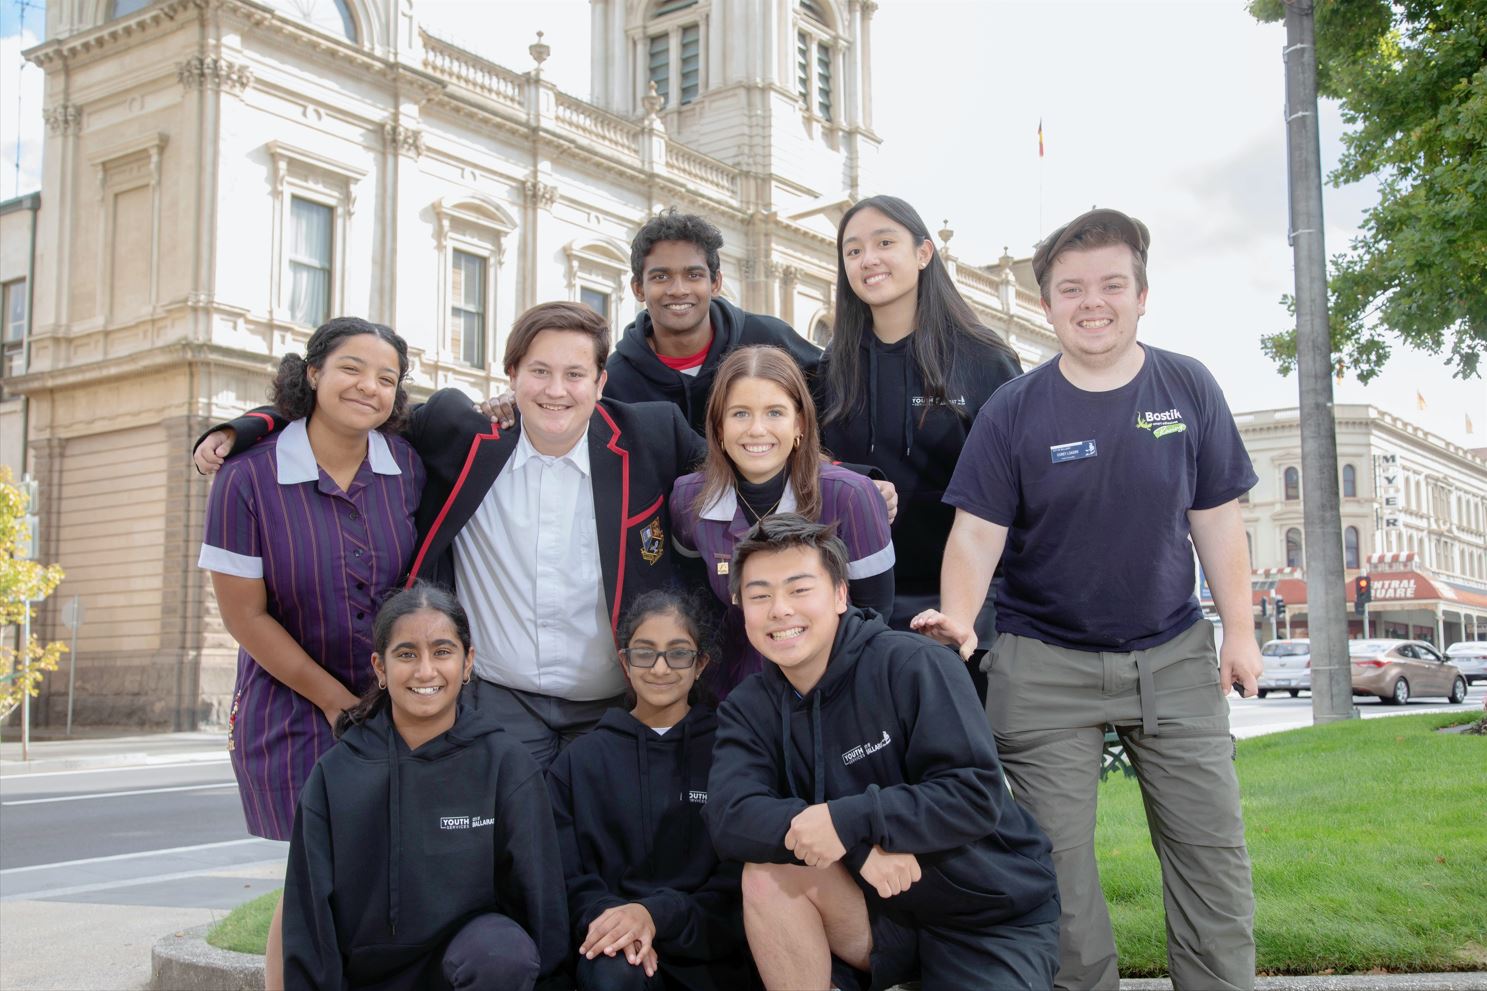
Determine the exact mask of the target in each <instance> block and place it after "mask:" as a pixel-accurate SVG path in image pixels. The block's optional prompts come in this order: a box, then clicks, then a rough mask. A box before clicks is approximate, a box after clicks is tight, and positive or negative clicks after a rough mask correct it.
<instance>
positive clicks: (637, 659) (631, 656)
mask: <svg viewBox="0 0 1487 991" xmlns="http://www.w3.org/2000/svg"><path fill="white" fill-rule="evenodd" d="M620 653H621V654H623V655H624V656H625V660H627V661H629V662H630V666H631V667H635V668H653V667H655V666H656V658H658V657H664V658H666V666H667V667H669V668H671V670H673V671H685V670H686V669H687V668H689V667H691V666H692V665H693V664H695V663H697V651H695V650H693V649H692V648H691V647H672V648H671V649H669V650H655V649H653V648H651V647H625V648H624V649H622V650H621V651H620Z"/></svg>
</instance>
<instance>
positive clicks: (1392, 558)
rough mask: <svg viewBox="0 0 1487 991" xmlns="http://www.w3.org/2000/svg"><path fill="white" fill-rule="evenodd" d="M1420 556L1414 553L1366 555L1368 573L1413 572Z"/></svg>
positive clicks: (1395, 552) (1392, 552) (1387, 552)
mask: <svg viewBox="0 0 1487 991" xmlns="http://www.w3.org/2000/svg"><path fill="white" fill-rule="evenodd" d="M1419 560H1420V555H1419V554H1417V553H1415V552H1414V551H1384V552H1383V553H1380V554H1370V555H1368V569H1369V570H1370V571H1413V570H1415V564H1416V563H1417V562H1418V561H1419Z"/></svg>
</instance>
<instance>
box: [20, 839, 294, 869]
mask: <svg viewBox="0 0 1487 991" xmlns="http://www.w3.org/2000/svg"><path fill="white" fill-rule="evenodd" d="M277 842H279V841H278V840H266V839H264V838H262V837H260V836H250V837H248V838H247V839H245V840H223V841H222V842H220V843H197V844H195V845H193V846H174V847H168V848H166V849H164V850H141V851H139V852H138V853H116V854H113V855H112V856H109V857H84V858H83V859H82V860H59V861H57V862H56V863H54V864H32V865H31V866H30V867H7V868H5V869H4V870H0V877H10V876H11V875H13V874H26V873H29V872H31V871H47V870H53V869H55V868H58V867H81V866H83V865H84V864H106V863H111V862H113V861H116V860H138V859H139V858H140V857H165V856H169V855H171V854H173V853H195V852H196V851H197V850H220V849H223V848H224V847H230V846H245V845H246V844H249V843H277Z"/></svg>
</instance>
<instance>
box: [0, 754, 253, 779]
mask: <svg viewBox="0 0 1487 991" xmlns="http://www.w3.org/2000/svg"><path fill="white" fill-rule="evenodd" d="M230 759H231V758H230V757H229V756H228V755H227V754H225V753H224V754H223V755H222V756H221V757H200V758H198V759H196V760H182V761H173V762H171V763H168V764H143V763H142V764H129V765H125V766H111V767H74V768H69V769H67V770H65V771H15V772H14V773H11V774H0V781H27V780H30V779H31V778H54V777H57V776H58V775H62V774H103V773H106V772H112V773H114V774H119V773H122V772H125V771H159V770H162V769H164V768H167V767H209V766H211V765H212V764H225V763H227V762H228V761H229V760H230Z"/></svg>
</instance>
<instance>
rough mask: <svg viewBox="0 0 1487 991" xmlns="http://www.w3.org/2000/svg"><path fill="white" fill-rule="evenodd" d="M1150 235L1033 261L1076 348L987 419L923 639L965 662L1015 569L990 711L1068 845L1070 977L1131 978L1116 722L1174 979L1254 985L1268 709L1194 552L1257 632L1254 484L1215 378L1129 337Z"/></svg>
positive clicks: (1032, 794)
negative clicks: (1119, 862) (1258, 724)
mask: <svg viewBox="0 0 1487 991" xmlns="http://www.w3.org/2000/svg"><path fill="white" fill-rule="evenodd" d="M1149 240H1150V239H1149V235H1148V233H1147V230H1146V227H1145V225H1143V224H1142V223H1141V222H1140V221H1137V220H1133V219H1132V218H1130V217H1128V216H1126V215H1125V214H1123V213H1120V212H1119V211H1116V210H1092V211H1090V212H1089V213H1086V214H1084V215H1083V216H1080V217H1078V218H1076V219H1075V220H1073V221H1072V222H1070V223H1069V224H1067V225H1065V226H1064V227H1062V228H1060V229H1059V230H1057V231H1055V232H1054V233H1053V234H1051V235H1050V236H1049V237H1048V238H1047V239H1046V240H1045V241H1044V242H1043V243H1042V244H1041V245H1040V246H1039V248H1038V250H1037V252H1036V254H1035V255H1034V256H1033V270H1034V274H1035V275H1036V276H1037V278H1038V283H1039V287H1040V289H1041V292H1042V297H1043V309H1044V312H1045V313H1046V315H1047V317H1048V320H1049V322H1050V323H1051V324H1052V325H1053V328H1054V331H1055V333H1056V334H1057V335H1058V339H1059V344H1060V345H1061V349H1062V350H1061V353H1060V354H1059V355H1058V356H1057V357H1055V358H1054V359H1052V360H1051V361H1049V362H1047V363H1046V364H1044V365H1042V366H1040V367H1038V368H1036V369H1034V370H1033V371H1031V372H1028V373H1027V374H1026V375H1024V376H1022V377H1021V378H1020V379H1015V380H1013V381H1012V382H1009V383H1008V384H1007V385H1005V386H1003V387H1002V388H1001V389H1000V390H998V392H997V393H996V395H994V396H993V397H992V398H991V400H990V401H988V402H987V404H986V405H985V406H984V407H983V408H982V409H981V412H980V413H979V415H978V416H977V419H976V423H975V426H974V427H973V428H972V430H971V434H970V437H969V438H968V439H967V441H966V449H965V452H964V454H963V455H962V457H961V460H960V463H959V466H958V467H957V469H956V472H955V475H954V477H953V478H952V480H951V483H950V487H949V489H947V490H946V492H945V501H946V502H947V503H949V504H951V505H953V506H955V507H956V518H955V525H954V528H953V529H952V532H951V535H950V541H949V544H948V546H947V548H946V552H945V559H944V564H943V571H942V573H941V590H940V592H941V606H940V609H941V611H939V612H936V611H934V610H929V611H926V612H925V613H922V614H921V615H920V616H918V617H916V618H915V620H914V624H915V628H916V629H920V630H922V631H923V632H926V633H929V634H931V635H933V636H936V637H938V638H940V639H942V640H945V641H947V642H949V643H952V644H956V645H959V646H960V647H961V650H962V653H963V654H965V655H967V656H969V654H970V652H971V651H972V650H974V649H975V648H976V646H977V644H976V637H975V634H974V633H973V632H972V631H971V621H972V620H973V618H974V617H975V614H976V609H977V607H978V606H979V605H980V594H981V592H980V590H983V589H984V588H985V587H986V584H987V582H988V580H989V579H990V578H991V573H992V569H993V568H994V567H995V565H996V563H997V560H998V559H1001V561H1002V570H1003V585H1002V587H1001V590H1000V592H999V593H998V595H997V601H996V608H997V631H998V634H999V636H998V637H997V640H996V643H995V645H994V646H992V648H991V658H990V664H989V672H990V677H989V689H988V695H987V712H988V715H989V716H990V718H991V722H992V727H993V729H994V730H995V731H996V737H997V746H998V750H999V751H1000V753H1001V756H1002V760H1003V763H1004V765H1005V767H1006V769H1007V777H1008V779H1009V780H1010V781H1011V783H1012V788H1013V792H1014V794H1015V795H1016V796H1017V799H1018V801H1019V802H1020V803H1021V804H1022V805H1024V806H1025V807H1026V808H1027V809H1028V810H1029V811H1031V812H1032V813H1033V815H1034V817H1035V818H1036V819H1037V820H1038V822H1039V823H1040V824H1041V825H1042V826H1043V828H1044V830H1045V831H1046V832H1047V833H1048V835H1049V838H1050V839H1051V840H1052V842H1053V860H1054V865H1055V868H1056V870H1057V873H1058V881H1059V892H1060V895H1061V899H1062V903H1063V915H1062V919H1061V924H1060V953H1061V963H1060V969H1059V975H1058V981H1057V986H1058V987H1060V988H1094V987H1101V988H1104V987H1114V986H1115V984H1116V983H1117V980H1118V976H1117V972H1116V956H1115V942H1114V939H1113V937H1112V934H1111V929H1110V918H1109V914H1108V911H1107V909H1106V905H1105V901H1104V898H1103V896H1102V894H1101V891H1100V884H1099V875H1098V870H1097V867H1096V863H1095V854H1094V826H1095V798H1096V789H1097V786H1098V784H1099V769H1100V763H1101V762H1100V751H1101V749H1102V746H1103V739H1104V727H1105V724H1107V723H1110V724H1113V725H1114V726H1115V728H1116V730H1117V731H1118V732H1119V733H1120V735H1121V739H1122V742H1123V743H1124V744H1125V747H1126V752H1127V754H1129V755H1130V757H1131V763H1132V765H1133V766H1134V767H1135V769H1136V773H1137V775H1138V777H1139V779H1140V781H1141V787H1142V790H1143V794H1144V795H1145V797H1146V806H1147V811H1148V817H1149V820H1150V824H1151V832H1152V844H1153V846H1154V847H1155V848H1156V851H1157V855H1158V858H1159V860H1160V861H1161V866H1162V887H1163V894H1164V900H1165V906H1166V910H1167V934H1168V940H1167V953H1168V960H1169V965H1170V970H1171V974H1172V980H1173V984H1174V985H1175V986H1176V987H1177V988H1179V989H1182V988H1203V989H1217V988H1249V987H1252V986H1253V984H1254V940H1253V934H1252V928H1253V915H1254V897H1253V894H1252V890H1251V882H1250V865H1249V855H1248V853H1247V851H1246V849H1245V844H1244V823H1243V820H1242V819H1241V817H1240V809H1239V787H1238V782H1237V780H1236V778H1235V774H1234V767H1233V757H1232V755H1233V743H1232V738H1231V737H1230V734H1229V719H1228V706H1227V704H1226V702H1225V700H1224V696H1225V695H1227V694H1228V692H1229V690H1230V687H1231V686H1234V687H1240V689H1241V694H1252V693H1253V692H1254V691H1255V688H1256V678H1257V677H1258V675H1259V673H1260V670H1261V662H1260V656H1259V651H1258V648H1257V646H1256V644H1255V641H1254V638H1253V637H1249V636H1234V637H1228V638H1226V639H1225V640H1224V644H1223V651H1222V653H1221V654H1216V652H1215V650H1214V645H1213V630H1212V626H1211V625H1210V624H1208V623H1206V622H1204V621H1203V616H1202V612H1201V611H1200V609H1199V607H1198V603H1197V600H1196V598H1195V597H1194V595H1193V588H1194V575H1193V548H1194V547H1196V548H1197V551H1198V557H1199V558H1200V560H1201V561H1202V563H1203V568H1204V572H1205V574H1206V575H1207V577H1208V582H1209V585H1210V587H1211V588H1212V589H1213V596H1214V603H1215V605H1216V606H1217V607H1218V611H1219V615H1220V617H1221V618H1222V619H1223V620H1224V622H1225V624H1226V625H1227V626H1228V627H1229V628H1230V629H1240V630H1243V629H1248V628H1249V626H1250V609H1251V606H1250V564H1249V551H1248V546H1247V543H1246V540H1245V532H1244V526H1243V520H1242V517H1241V515H1240V509H1239V504H1238V498H1239V496H1240V495H1242V494H1243V493H1244V492H1246V491H1248V489H1249V488H1250V487H1251V486H1252V485H1253V484H1254V483H1255V480H1256V478H1255V473H1254V471H1253V469H1252V468H1251V466H1250V461H1249V456H1248V455H1247V454H1246V453H1245V450H1244V445H1243V443H1242V442H1241V440H1240V437H1239V432H1238V429H1237V428H1236V427H1235V425H1234V419H1233V416H1232V415H1231V414H1230V412H1229V408H1228V405H1227V404H1226V403H1225V401H1224V397H1223V394H1222V392H1220V390H1219V388H1218V384H1217V383H1216V382H1215V381H1214V379H1213V376H1212V375H1210V374H1209V373H1208V371H1207V370H1206V369H1205V368H1204V367H1203V366H1202V365H1201V364H1199V363H1198V362H1197V361H1194V360H1193V359H1191V358H1187V357H1184V356H1182V355H1179V354H1174V353H1172V352H1169V351H1162V350H1159V349H1157V348H1153V347H1147V346H1145V345H1142V344H1139V343H1138V342H1137V341H1136V325H1137V322H1138V320H1139V318H1140V317H1141V315H1142V314H1143V313H1144V312H1145V310H1146V289H1147V285H1146V253H1147V246H1148V244H1149ZM1189 538H1191V542H1190V540H1189ZM1004 552H1005V553H1004Z"/></svg>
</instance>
